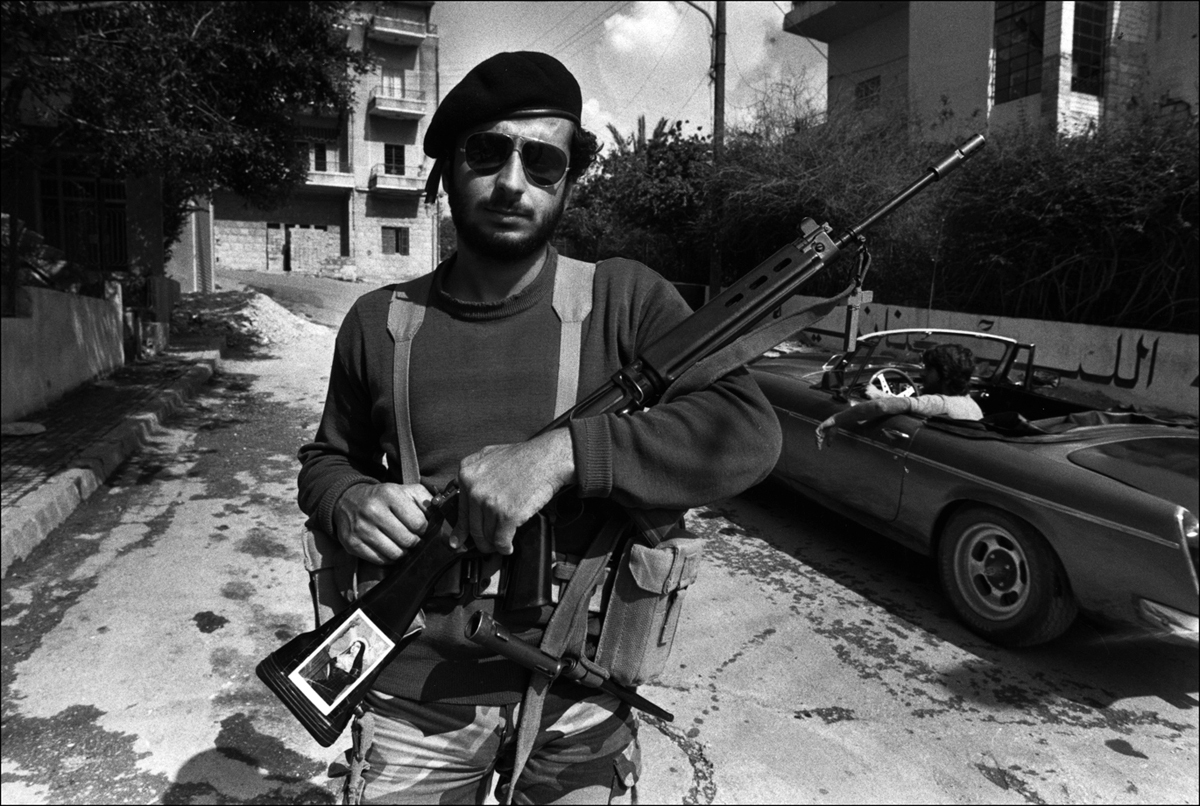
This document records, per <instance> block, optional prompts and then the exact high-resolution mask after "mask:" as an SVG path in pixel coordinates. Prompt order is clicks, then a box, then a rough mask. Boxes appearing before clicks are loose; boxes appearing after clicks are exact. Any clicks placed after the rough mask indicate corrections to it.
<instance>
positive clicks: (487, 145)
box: [459, 132, 571, 187]
mask: <svg viewBox="0 0 1200 806" xmlns="http://www.w3.org/2000/svg"><path fill="white" fill-rule="evenodd" d="M518 147H519V148H520V149H521V167H522V168H524V169H525V176H526V177H528V179H529V181H530V182H532V183H533V184H535V185H538V186H539V187H550V186H551V185H555V184H557V183H558V181H559V180H560V179H562V178H563V175H564V174H566V172H567V166H568V165H570V163H571V159H570V157H568V156H567V152H565V151H563V150H562V149H561V148H559V147H558V146H556V145H551V144H550V143H543V142H542V141H541V140H529V139H527V138H525V137H520V136H518V135H515V134H501V133H500V132H476V133H475V134H472V135H469V136H468V137H467V140H466V143H465V144H464V145H463V147H462V148H460V149H459V151H461V152H462V153H463V156H464V157H465V159H466V162H467V167H468V168H470V169H471V170H472V171H474V172H475V173H477V174H481V175H483V176H487V175H488V174H494V173H496V171H498V170H500V169H501V168H503V167H504V166H505V164H507V163H508V158H509V157H510V156H511V155H512V153H513V149H515V148H518Z"/></svg>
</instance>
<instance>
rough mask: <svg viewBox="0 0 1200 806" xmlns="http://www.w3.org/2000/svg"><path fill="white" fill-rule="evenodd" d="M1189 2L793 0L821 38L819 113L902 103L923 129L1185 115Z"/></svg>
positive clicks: (1064, 126)
mask: <svg viewBox="0 0 1200 806" xmlns="http://www.w3.org/2000/svg"><path fill="white" fill-rule="evenodd" d="M1198 21H1200V4H1197V3H1193V2H1163V1H1162V0H1158V1H1157V2H1129V1H1128V0H1113V2H1099V1H1098V0H1048V2H1033V1H1032V0H995V1H994V2H993V1H992V0H987V1H986V2H981V1H980V0H970V1H969V2H930V1H928V0H927V1H925V2H915V1H914V2H900V1H899V0H885V1H883V2H880V1H878V0H876V1H874V2H827V1H824V0H822V1H819V2H794V3H792V10H791V11H790V12H789V13H788V14H787V15H786V16H785V18H784V25H783V27H784V30H785V31H787V32H789V33H793V34H797V35H799V36H804V37H807V38H809V39H815V40H818V41H820V42H824V43H827V44H828V70H829V75H828V99H829V101H828V103H829V109H830V110H831V111H834V110H842V109H854V110H860V111H862V110H868V109H873V108H881V109H896V108H906V109H907V111H908V112H909V113H910V114H911V115H912V120H913V123H914V126H916V127H918V128H919V129H920V130H922V131H923V132H925V133H926V134H931V133H935V132H936V133H937V134H938V135H939V136H942V137H945V138H946V139H956V138H959V137H962V136H964V135H967V134H970V133H972V132H976V131H984V130H986V129H988V128H990V127H995V126H1002V127H1003V126H1010V125H1021V124H1024V125H1030V126H1046V127H1051V128H1053V129H1054V130H1055V131H1058V132H1062V133H1078V132H1082V131H1086V130H1087V129H1088V128H1089V127H1092V126H1101V125H1103V124H1104V121H1105V120H1108V119H1112V118H1114V117H1119V116H1121V115H1123V114H1126V113H1128V112H1129V111H1130V110H1135V109H1136V110H1142V111H1145V110H1149V111H1152V112H1153V113H1155V114H1159V115H1163V116H1169V117H1178V118H1181V119H1185V120H1186V119H1193V120H1194V119H1195V115H1196V112H1197V93H1198V81H1200V56H1198V54H1200V49H1198V48H1197V31H1198V28H1200V25H1198Z"/></svg>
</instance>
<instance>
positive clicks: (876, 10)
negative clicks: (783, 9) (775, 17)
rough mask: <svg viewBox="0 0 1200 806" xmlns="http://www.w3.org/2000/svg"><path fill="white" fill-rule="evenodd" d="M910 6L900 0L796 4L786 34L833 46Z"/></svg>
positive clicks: (786, 23) (786, 22)
mask: <svg viewBox="0 0 1200 806" xmlns="http://www.w3.org/2000/svg"><path fill="white" fill-rule="evenodd" d="M906 6H908V3H907V2H899V0H877V1H876V2H852V1H851V2H847V0H840V2H829V0H809V2H804V3H793V4H792V10H791V11H789V12H788V13H787V15H785V16H784V18H783V30H785V31H787V32H788V33H789V34H796V35H797V36H803V37H806V38H808V39H815V40H817V41H818V42H832V41H833V40H835V39H840V38H842V37H843V36H846V35H847V34H851V33H853V32H854V31H857V30H860V29H862V28H866V27H867V26H868V25H871V24H872V23H874V22H876V21H877V20H881V19H883V18H884V17H887V16H889V15H891V14H895V13H896V12H898V11H903V10H904V9H905V7H906Z"/></svg>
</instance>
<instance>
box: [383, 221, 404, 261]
mask: <svg viewBox="0 0 1200 806" xmlns="http://www.w3.org/2000/svg"><path fill="white" fill-rule="evenodd" d="M383 254H385V255H407V254H408V227H384V228H383Z"/></svg>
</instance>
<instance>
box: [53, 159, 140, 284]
mask: <svg viewBox="0 0 1200 806" xmlns="http://www.w3.org/2000/svg"><path fill="white" fill-rule="evenodd" d="M39 178H40V189H41V203H40V210H39V212H40V214H41V222H40V228H41V235H42V237H43V238H44V239H45V241H46V243H48V244H50V245H51V246H54V247H57V248H59V249H61V250H62V251H63V252H64V254H65V257H66V259H67V260H70V261H73V262H75V263H80V264H82V265H84V266H87V267H88V268H90V269H98V270H101V271H126V270H128V269H129V252H128V243H127V242H126V210H125V183H124V181H122V180H116V179H108V178H99V177H96V176H91V175H89V174H88V172H87V171H86V170H85V169H84V168H83V167H82V166H80V165H77V164H75V163H74V162H72V161H70V160H63V159H55V160H52V161H50V162H49V163H47V164H46V165H45V166H43V168H42V171H41V172H40V177H39Z"/></svg>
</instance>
